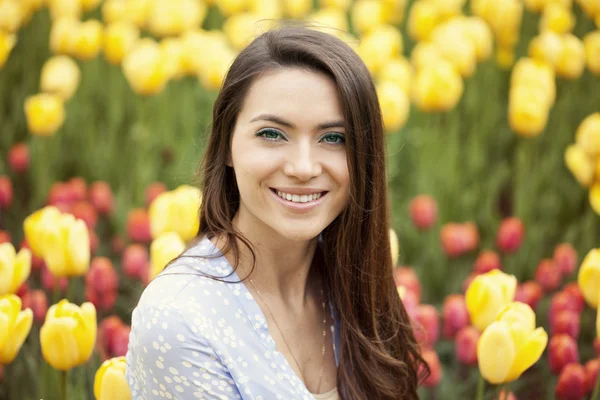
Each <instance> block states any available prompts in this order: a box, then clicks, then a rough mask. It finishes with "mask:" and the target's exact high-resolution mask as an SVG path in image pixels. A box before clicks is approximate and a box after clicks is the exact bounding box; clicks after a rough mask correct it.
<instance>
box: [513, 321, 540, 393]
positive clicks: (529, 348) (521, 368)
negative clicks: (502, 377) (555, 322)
mask: <svg viewBox="0 0 600 400" xmlns="http://www.w3.org/2000/svg"><path fill="white" fill-rule="evenodd" d="M547 344H548V334H547V333H546V331H545V330H544V328H537V329H536V330H535V331H533V333H532V334H531V336H530V337H529V340H528V341H527V342H526V343H525V344H524V345H522V346H521V348H520V350H519V352H518V354H517V356H516V357H515V361H514V363H513V365H512V368H511V369H510V372H509V374H508V377H507V379H506V382H511V381H514V380H515V379H517V378H518V377H519V376H521V374H522V373H523V372H525V371H526V370H527V369H528V368H529V367H531V366H532V365H533V364H535V363H536V362H537V360H539V358H540V357H541V356H542V353H543V352H544V349H545V348H546V345H547Z"/></svg>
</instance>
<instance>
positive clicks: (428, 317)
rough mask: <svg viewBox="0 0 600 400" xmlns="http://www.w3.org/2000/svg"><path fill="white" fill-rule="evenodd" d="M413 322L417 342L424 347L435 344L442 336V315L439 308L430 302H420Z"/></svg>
mask: <svg viewBox="0 0 600 400" xmlns="http://www.w3.org/2000/svg"><path fill="white" fill-rule="evenodd" d="M413 324H414V332H415V339H416V340H417V343H419V344H421V345H422V346H424V347H433V346H435V344H436V343H437V341H438V339H439V337H440V317H439V315H438V311H437V309H436V308H435V307H434V306H432V305H430V304H419V305H418V306H417V308H416V313H415V320H414V322H413Z"/></svg>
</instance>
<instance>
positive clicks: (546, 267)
mask: <svg viewBox="0 0 600 400" xmlns="http://www.w3.org/2000/svg"><path fill="white" fill-rule="evenodd" d="M535 280H536V281H538V282H539V284H540V285H541V286H542V289H543V290H544V291H545V292H552V291H554V290H556V289H558V287H559V286H560V284H561V280H562V272H561V270H560V269H559V267H558V266H557V265H556V264H555V263H554V261H553V260H551V259H544V260H542V261H540V263H539V264H538V266H537V268H536V270H535Z"/></svg>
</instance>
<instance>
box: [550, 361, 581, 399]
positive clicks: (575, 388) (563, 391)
mask: <svg viewBox="0 0 600 400" xmlns="http://www.w3.org/2000/svg"><path fill="white" fill-rule="evenodd" d="M585 389H586V387H585V368H583V366H582V365H581V364H577V363H571V364H569V365H566V366H565V367H564V368H563V370H562V371H561V373H560V375H559V376H558V383H557V384H556V390H555V392H556V398H557V399H558V400H578V399H582V398H583V396H585Z"/></svg>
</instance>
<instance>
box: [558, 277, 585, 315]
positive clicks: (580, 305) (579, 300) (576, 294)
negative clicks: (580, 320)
mask: <svg viewBox="0 0 600 400" xmlns="http://www.w3.org/2000/svg"><path fill="white" fill-rule="evenodd" d="M562 292H566V293H569V294H570V295H571V296H572V298H573V302H574V303H575V304H577V310H578V311H579V312H582V311H583V309H584V308H585V299H584V298H583V294H582V293H581V289H580V288H579V285H578V284H577V282H571V283H567V284H566V285H565V287H564V288H563V290H562Z"/></svg>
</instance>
